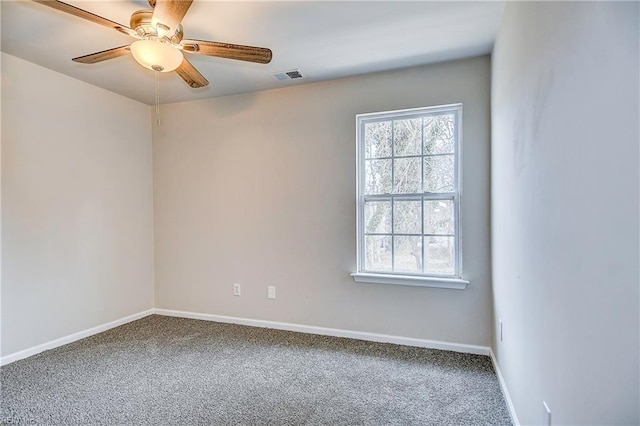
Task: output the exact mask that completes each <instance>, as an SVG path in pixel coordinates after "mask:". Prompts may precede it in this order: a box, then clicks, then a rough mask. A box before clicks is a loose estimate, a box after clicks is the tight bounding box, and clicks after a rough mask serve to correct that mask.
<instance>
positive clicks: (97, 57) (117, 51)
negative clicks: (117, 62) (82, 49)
mask: <svg viewBox="0 0 640 426" xmlns="http://www.w3.org/2000/svg"><path fill="white" fill-rule="evenodd" d="M128 54H129V46H120V47H114V48H113V49H109V50H103V51H102V52H96V53H92V54H90V55H85V56H79V57H77V58H73V59H72V61H73V62H80V63H82V64H95V63H96V62H102V61H106V60H107V59H113V58H117V57H119V56H124V55H128Z"/></svg>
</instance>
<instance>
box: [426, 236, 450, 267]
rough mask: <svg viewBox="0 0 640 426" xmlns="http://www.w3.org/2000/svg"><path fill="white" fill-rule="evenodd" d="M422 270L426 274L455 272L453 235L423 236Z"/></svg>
mask: <svg viewBox="0 0 640 426" xmlns="http://www.w3.org/2000/svg"><path fill="white" fill-rule="evenodd" d="M424 241H425V248H424V257H425V265H424V271H425V273H427V274H439V275H453V274H455V267H454V265H455V256H454V252H455V250H454V247H455V246H454V239H453V237H424Z"/></svg>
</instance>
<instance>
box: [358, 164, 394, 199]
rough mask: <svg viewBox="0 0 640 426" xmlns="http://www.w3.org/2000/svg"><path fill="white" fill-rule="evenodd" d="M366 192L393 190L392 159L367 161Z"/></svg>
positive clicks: (384, 192)
mask: <svg viewBox="0 0 640 426" xmlns="http://www.w3.org/2000/svg"><path fill="white" fill-rule="evenodd" d="M364 167H365V191H364V193H365V194H388V193H390V192H391V160H367V161H365V165H364Z"/></svg>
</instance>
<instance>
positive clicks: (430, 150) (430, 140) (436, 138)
mask: <svg viewBox="0 0 640 426" xmlns="http://www.w3.org/2000/svg"><path fill="white" fill-rule="evenodd" d="M423 129H424V130H423V131H424V153H425V154H448V153H453V151H454V150H455V115H453V114H447V115H432V116H430V117H425V118H424V128H423Z"/></svg>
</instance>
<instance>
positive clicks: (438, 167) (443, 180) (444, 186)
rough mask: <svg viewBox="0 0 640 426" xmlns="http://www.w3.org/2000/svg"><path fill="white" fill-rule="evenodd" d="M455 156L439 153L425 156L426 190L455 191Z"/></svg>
mask: <svg viewBox="0 0 640 426" xmlns="http://www.w3.org/2000/svg"><path fill="white" fill-rule="evenodd" d="M453 159H454V156H453V155H439V156H437V157H425V158H424V191H425V192H453V191H454V189H455V187H454V183H455V181H454V166H453V165H454V160H453Z"/></svg>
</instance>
